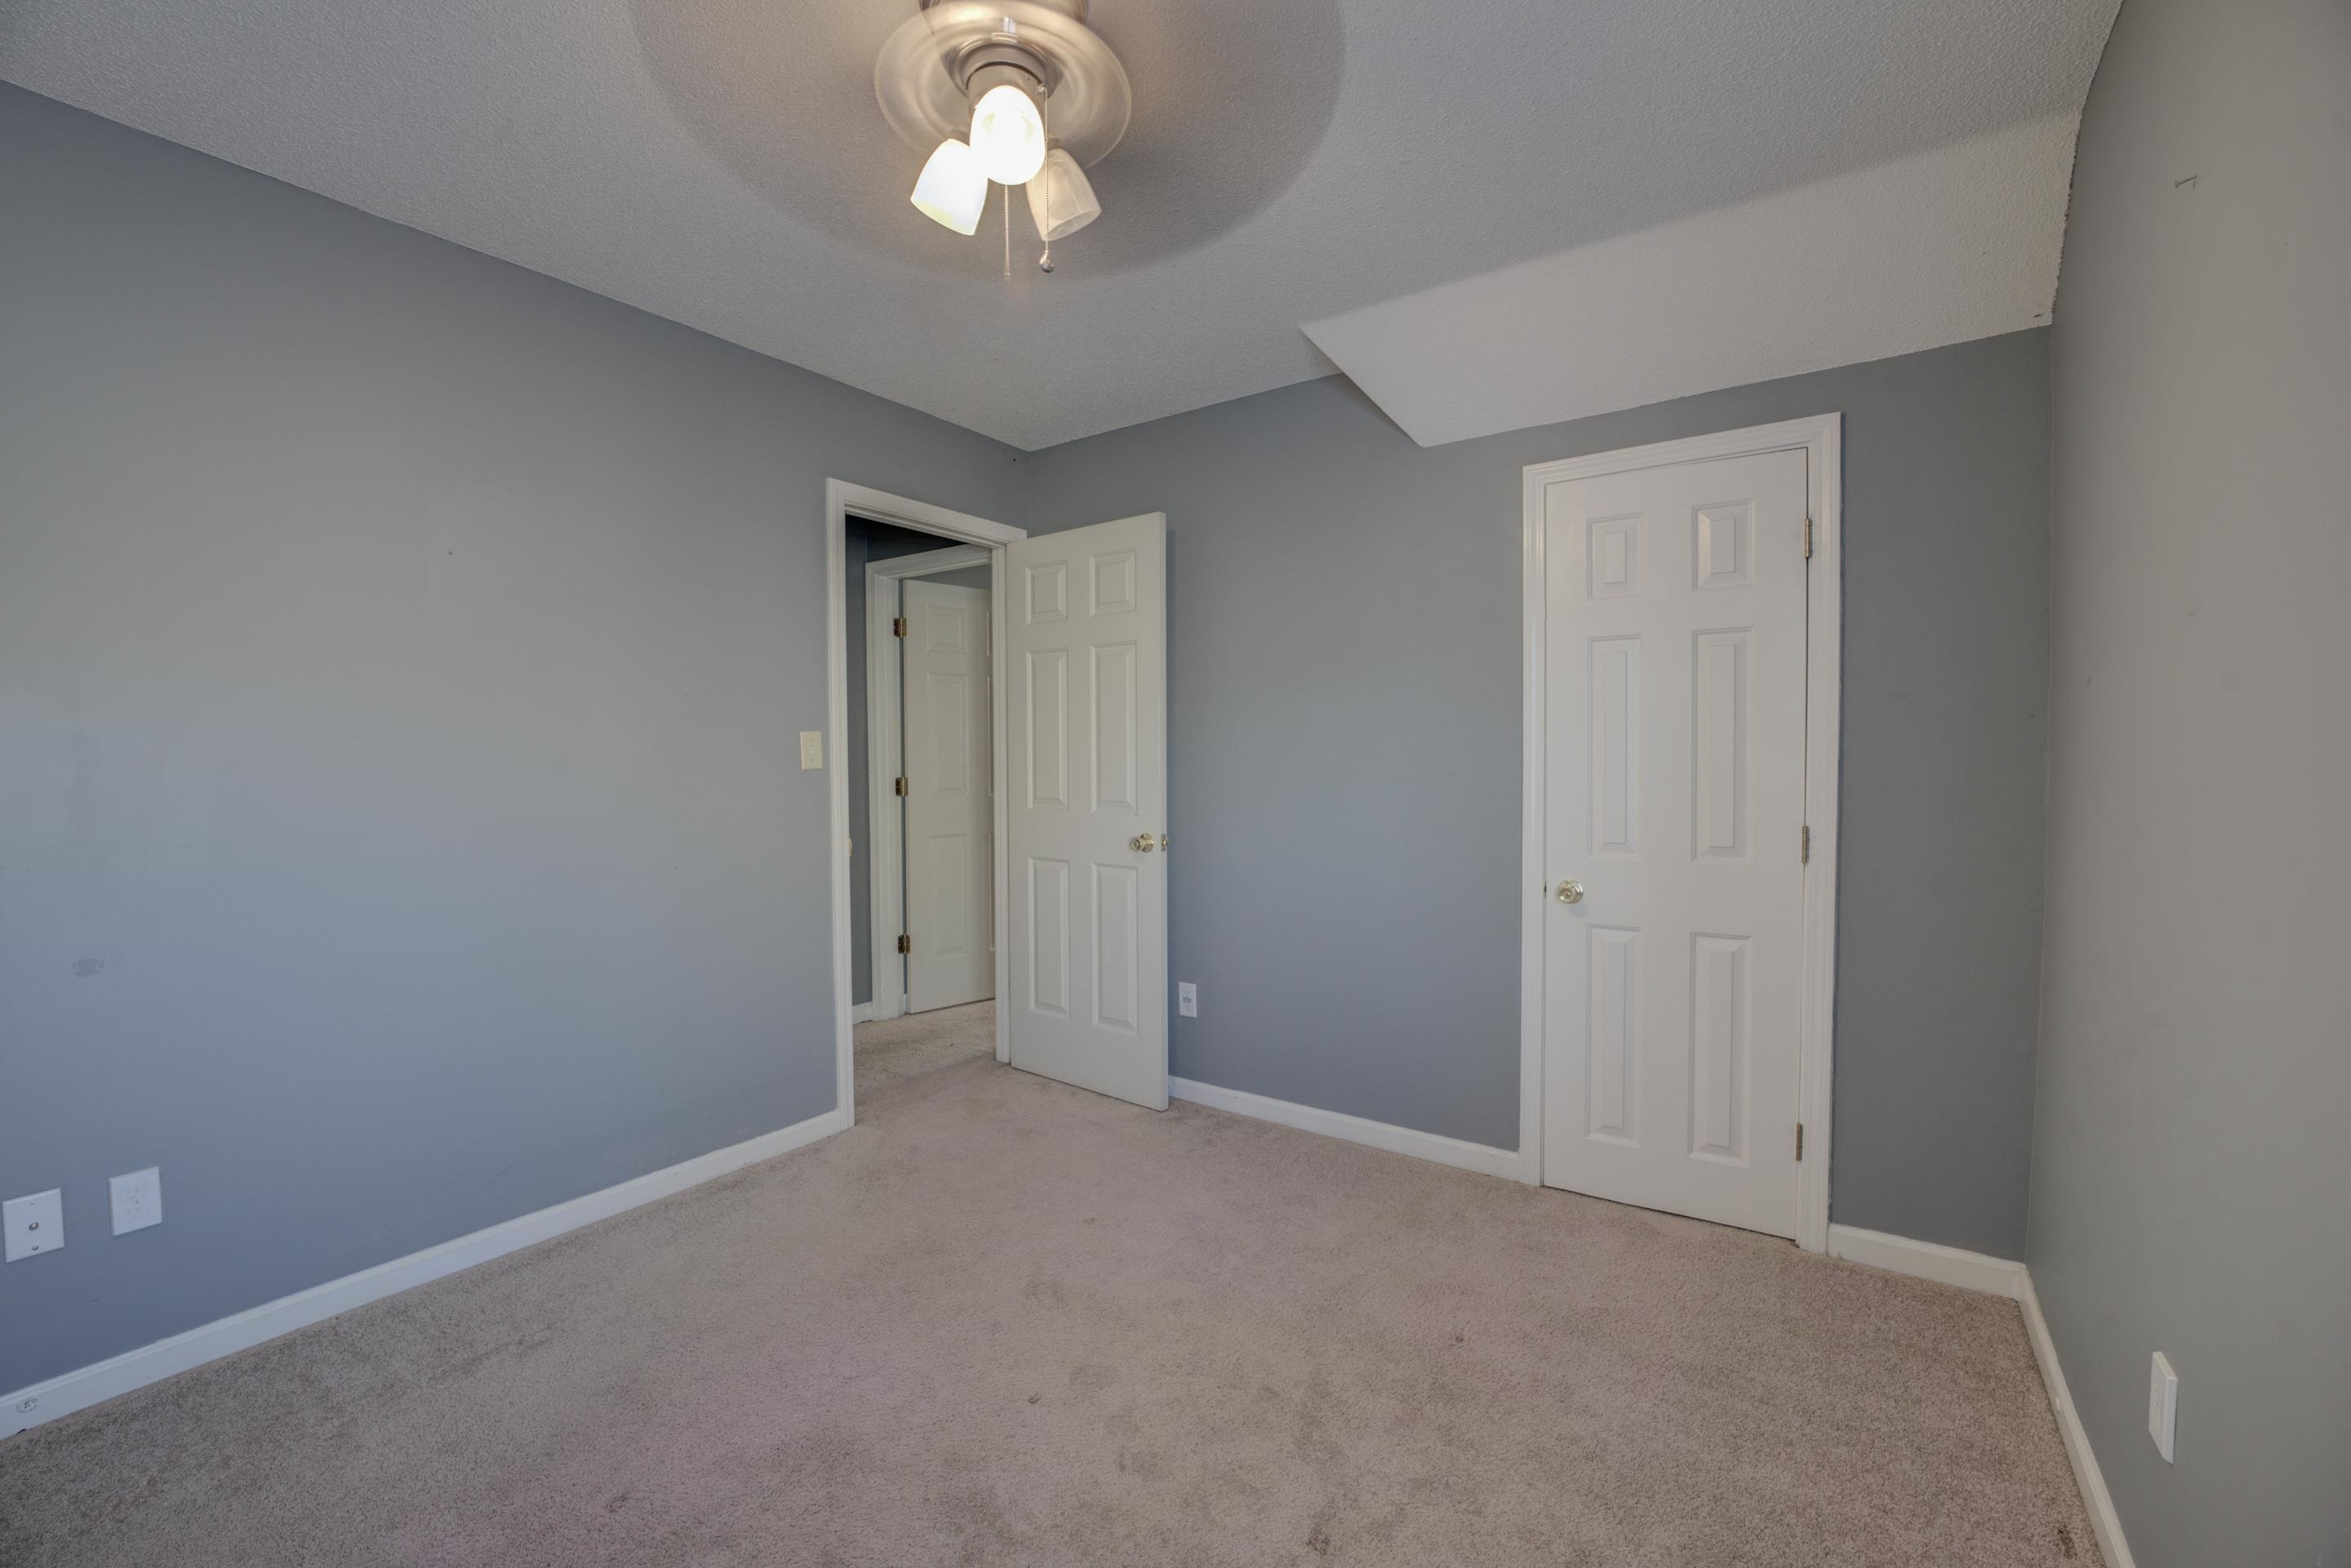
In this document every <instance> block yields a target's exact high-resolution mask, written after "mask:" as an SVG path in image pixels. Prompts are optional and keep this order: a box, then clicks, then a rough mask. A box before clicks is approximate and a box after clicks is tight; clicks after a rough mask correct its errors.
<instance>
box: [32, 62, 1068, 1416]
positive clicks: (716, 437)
mask: <svg viewBox="0 0 2351 1568" xmlns="http://www.w3.org/2000/svg"><path fill="white" fill-rule="evenodd" d="M0 213H5V214H6V220H5V224H0V362H5V365H6V367H7V371H6V374H5V376H0V799H5V801H6V810H5V812H0V1095H4V1096H5V1102H6V1105H7V1116H6V1128H5V1138H0V1194H5V1195H15V1194H18V1193H25V1192H33V1191H38V1190H41V1189H43V1188H47V1187H50V1186H63V1187H64V1189H65V1195H66V1218H67V1234H68V1242H67V1246H66V1248H65V1249H64V1250H63V1251H61V1252H57V1253H55V1254H52V1255H49V1256H47V1257H43V1258H37V1259H33V1260H28V1261H26V1262H21V1263H17V1264H14V1265H11V1266H9V1267H8V1268H6V1269H5V1270H0V1322H5V1325H6V1329H5V1333H0V1389H5V1388H12V1387H16V1386H19V1385H23V1384H26V1383H29V1382H32V1381H34V1380H36V1379H39V1378H43V1377H47V1376H49V1375H54V1374H57V1373H59V1372H63V1371H66V1370H68V1369H69V1368H72V1367H75V1366H78V1365H81V1364H86V1363H89V1362H91V1361H95V1360H98V1359H99V1358H100V1357H103V1356H107V1355H110V1354H114V1353H116V1352H119V1351H122V1350H125V1349H129V1348H131V1346H134V1345H138V1344H141V1343H146V1342H148V1341H151V1340H153V1339H155V1338H157V1337H159V1336H162V1335H164V1334H168V1333H174V1332H176V1331H178V1330H181V1329H185V1328H188V1327H190V1326H192V1325H194V1324H197V1323H201V1322H206V1321H208V1320H211V1319H214V1318H217V1317H220V1316H222V1315H224V1314H225V1313H229V1312H236V1311H238V1310H240V1309H243V1308H246V1307H250V1306H252V1305H254V1304H256V1302H259V1301H266V1300H268V1299H270V1298H273V1297H276V1296H279V1295H283V1294H285V1293H287V1292H288V1291H297V1290H300V1289H302V1288H303V1287H305V1286H308V1285H313V1284H316V1283H318V1282H319V1281H323V1280H328V1279H332V1278H335V1277H337V1276H340V1275H343V1274H347V1273H350V1272H351V1271H352V1270H358V1269H362V1268H365V1267H367V1266H369V1265H371V1264H374V1263H378V1262H381V1261H382V1260H386V1259H389V1258H393V1257H397V1256H400V1255H402V1254H403V1253H407V1252H411V1251H414V1250H415V1249H419V1248H422V1247H425V1246H429V1245H431V1244H433V1243H434V1242H437V1241H442V1240H445V1239H448V1238H450V1237H453V1236H456V1235H459V1234H462V1233H464V1232H466V1231H469V1230H473V1229H475V1228H478V1227H481V1226H484V1225H487V1224H491V1223H493V1222H495V1221H497V1220H501V1219H505V1218H509V1217H511V1216H514V1215H517V1214H521V1213H526V1212H528V1211H529V1210H532V1209H536V1208H539V1207H544V1206H545V1205H548V1204H550V1203H555V1202H558V1201H560V1200H562V1199H564V1198H568V1197H576V1196H578V1195H579V1194H580V1193H583V1192H588V1191H591V1190H594V1189H596V1188H599V1187H602V1186H608V1185H610V1184H611V1183H613V1182H616V1181H621V1180H623V1179H625V1178H627V1177H630V1176H636V1175H639V1174H641V1173H643V1172H644V1171H648V1170H652V1169H655V1168H658V1167H660V1166H666V1165H669V1164H672V1163H674V1162H675V1161H677V1160H681V1159H684V1158H687V1157H689V1156H691V1155H697V1154H701V1153H703V1152H704V1151H705V1150H708V1149H712V1148H716V1147H718V1146H721V1145H726V1144H731V1143H734V1142H737V1141H738V1140H740V1139H743V1138H747V1137H750V1136H753V1135H755V1134H759V1133H764V1132H768V1131H769V1130H771V1129H774V1128H778V1127H782V1126H786V1125H789V1124H792V1123H794V1122H798V1121H800V1120H802V1119H804V1118H806V1117H809V1116H811V1115H815V1114H817V1113H820V1112H822V1111H824V1110H826V1109H828V1108H829V1107H831V1105H832V1103H833V1076H832V1074H833V1067H832V1040H831V979H830V960H829V958H828V954H829V952H830V948H831V938H830V934H829V931H828V925H829V908H830V896H831V895H830V872H829V868H828V864H827V855H826V844H827V839H828V829H827V801H826V785H825V777H826V776H825V775H824V774H822V773H803V772H801V771H800V770H799V765H798V758H797V747H796V732H798V731H799V730H801V729H818V728H821V727H823V725H824V721H825V691H824V625H825V612H826V606H827V601H826V597H825V596H826V595H827V594H828V593H829V592H833V591H838V586H837V585H836V584H834V583H832V582H831V581H830V580H828V574H827V572H826V570H825V559H824V542H823V533H822V528H823V488H824V480H825V479H826V478H827V477H828V476H838V477H841V478H845V479H851V480H855V481H859V482H862V483H865V484H870V485H875V486H882V487H883V488H885V489H889V490H893V491H895V492H898V493H901V494H904V495H907V496H912V497H920V498H923V499H925V500H930V501H934V502H937V503H940V504H942V505H946V506H952V507H958V508H960V509H963V510H966V511H971V512H977V513H979V514H981V515H982V516H995V517H1008V518H1017V517H1019V515H1020V512H1021V510H1022V509H1023V505H1024V493H1025V480H1024V477H1023V476H1024V467H1023V466H1022V465H1020V464H1019V459H1018V456H1017V455H1016V454H1014V453H1013V452H1012V451H1011V450H1010V449H1008V448H1007V447H1003V446H999V445H998V444H995V443H993V442H990V441H987V440H984V439H982V438H980V437H978V436H976V435H973V434H969V433H967V432H965V431H961V430H957V429H956V428H954V427H952V426H949V425H946V424H944V423H940V422H938V421H936V420H934V419H930V418H927V417H925V416H923V415H919V414H916V413H912V412H910V411H908V410H905V409H904V408H900V407H898V406H896V405H894V404H892V403H888V402H883V401H882V400H880V399H878V398H874V397H870V396H867V395H865V394H863V393H861V392H853V391H851V390H850V389H848V388H846V387H843V386H841V385H839V384H837V383H835V382H828V381H825V380H823V379H821V378H820V377H818V376H815V375H812V374H810V373H808V372H806V371H799V370H796V369H793V368H791V367H789V366H787V365H782V364H778V363H777V362H775V361H770V360H766V359H762V358H760V357H759V356H758V355H756V354H752V353H749V352H747V351H746V350H740V349H736V348H731V347H728V346H726V345H725V344H722V343H719V342H717V341H716V340H712V339H709V338H705V337H703V336H700V335H699V334H696V333H695V332H691V331H688V330H686V329H683V328H680V327H677V326H674V325H672V324H670V323H667V322H664V321H661V320H657V319H653V317H650V316H645V315H643V314H640V313H638V312H636V311H633V310H630V309H627V308H623V307H621V306H619V305H615V304H613V303H611V302H610V301H608V300H605V299H601V298H595V297H594V296H591V295H589V294H586V293H582V292H580V290H577V289H574V288H571V287H566V286H564V285H561V284H558V283H554V282H551V281H549V279H547V278H545V277H538V276H535V275H533V274H530V273H528V272H524V271H521V270H519V269H517V268H515V267H507V266H505V265H504V264H502V263H498V262H496V261H492V260H490V259H488V258H486V257H485V256H479V255H476V254H474V253H472V252H469V251H465V250H462V249H459V248H458V247H456V246H451V245H446V244H444V243H443V242H441V241H439V240H435V239H432V238H429V237H427V236H426V235H421V234H418V233H415V232H413V231H412V230H409V229H404V228H401V227H399V226H397V225H392V224H389V223H385V222H382V221H381V220H379V219H376V218H372V217H369V216H367V215H365V214H361V213H359V212H355V211H353V210H351V209H350V208H348V207H343V206H340V205H337V204H334V203H331V202H329V201H326V200H323V199H321V198H319V197H317V196H313V195H309V194H306V193H302V192H300V191H297V190H294V189H292V188H291V187H288V186H286V185H282V184H278V183H274V182H272V181H269V180H266V179H264V178H262V177H260V176H258V175H256V174H252V173H249V172H244V171H241V170H238V169H235V168H232V167H230V166H228V165H226V164H224V163H220V162H214V161H213V160H211V159H208V158H205V157H203V156H201V155H199V154H197V153H194V152H188V151H186V150H184V149H182V148H178V147H174V146H172V145H170V144H167V143H164V142H162V141H155V140H153V139H151V138H149V137H146V136H142V135H140V134H138V133H136V132H134V131H127V130H124V129H122V128H121V127H120V126H116V125H112V124H110V123H107V122H105V121H103V120H97V119H94V118H92V117H90V116H88V115H85V114H82V113H79V112H78V111H76V110H69V109H67V108H64V107H62V106H59V105H57V104H55V103H52V102H49V101H47V100H45V99H37V98H35V97H33V96H32V95H29V94H26V93H25V92H22V91H19V90H17V89H13V88H6V87H0ZM155 1164H160V1165H161V1166H162V1170H163V1183H164V1212H165V1214H166V1215H167V1216H168V1218H166V1220H165V1221H164V1223H163V1224H162V1226H160V1227H158V1228H154V1229H151V1230H145V1231H141V1232H138V1233H135V1234H133V1235H130V1236H125V1237H120V1238H114V1237H110V1236H109V1235H108V1234H107V1229H108V1227H107V1223H106V1202H107V1200H106V1178H107V1177H108V1176H110V1175H113V1174H115V1173H118V1172H121V1171H128V1170H134V1169H137V1168H139V1167H141V1166H148V1165H155Z"/></svg>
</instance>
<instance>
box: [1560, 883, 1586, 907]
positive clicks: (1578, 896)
mask: <svg viewBox="0 0 2351 1568" xmlns="http://www.w3.org/2000/svg"><path fill="white" fill-rule="evenodd" d="M1559 901H1560V902H1561V903H1562V904H1582V903H1583V883H1580V882H1563V883H1560V884H1559Z"/></svg>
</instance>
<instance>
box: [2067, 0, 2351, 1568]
mask: <svg viewBox="0 0 2351 1568" xmlns="http://www.w3.org/2000/svg"><path fill="white" fill-rule="evenodd" d="M2191 182H2192V183H2191ZM2346 258H2351V7H2346V6H2345V5H2343V4H2342V3H2341V0H2241V3H2240V4H2236V5H2209V4H2203V3H2200V0H2128V3H2127V4H2126V5H2124V6H2123V9H2122V15H2121V18H2120V20H2119V22H2118V23H2117V25H2116V29H2115V33H2114V37H2113V39H2112V41H2111V42H2110V43H2109V45H2108V46H2107V49H2106V55H2105V63H2104V64H2103V65H2102V66H2101V68H2100V69H2099V73H2098V78H2097V85H2096V87H2095V89H2094V90H2093V91H2092V93H2091V96H2090V101H2089V107H2088V110H2087V113H2086V117H2085V120H2084V124H2083V130H2082V141H2081V151H2080V158H2079V162H2077V164H2076V166H2075V169H2074V200H2073V216H2072V222H2071V225H2070V226H2069V228H2068V231H2067V235H2066V241H2065V264H2064V286H2063V288H2062V290H2061V291H2060V293H2059V295H2058V298H2057V312H2056V316H2057V328H2056V336H2055V340H2054V345H2053V353H2054V368H2055V376H2056V381H2055V408H2054V419H2055V424H2054V431H2055V479H2056V487H2055V506H2054V540H2055V577H2054V582H2055V587H2054V599H2053V603H2054V609H2055V630H2056V636H2055V642H2054V645H2053V664H2054V669H2053V674H2054V680H2053V692H2054V706H2053V725H2052V736H2053V742H2052V746H2051V751H2050V845H2051V851H2050V857H2049V899H2048V904H2049V923H2048V951H2047V956H2046V959H2045V961H2044V965H2043V968H2044V972H2045V974H2046V976H2047V984H2046V988H2045V990H2044V992H2043V1012H2042V1017H2043V1046H2042V1066H2041V1087H2040V1103H2039V1116H2038V1124H2037V1129H2036V1137H2035V1141H2034V1148H2033V1181H2032V1239H2031V1247H2030V1253H2029V1257H2030V1261H2031V1263H2032V1274H2033V1279H2034V1281H2035V1284H2036V1286H2037V1288H2038V1290H2039V1292H2040V1295H2041V1300H2042V1302H2043V1307H2044V1309H2045V1310H2046V1312H2047V1313H2048V1317H2049V1322H2050V1327H2051V1330H2052V1332H2053V1334H2054V1336H2055V1340H2056V1344H2057V1349H2058V1353H2059V1355H2060V1358H2061V1360H2062V1361H2063V1362H2064V1367H2065V1373H2066V1379H2067V1382H2068V1384H2069V1385H2070V1387H2071V1389H2072V1392H2073V1396H2074V1401H2075V1403H2076V1404H2077V1405H2078V1406H2079V1407H2080V1409H2081V1413H2082V1418H2083V1421H2084V1423H2085V1426H2086V1427H2087V1428H2088V1431H2089V1434H2090V1437H2091V1440H2092V1443H2093V1445H2094V1446H2095V1448H2096V1450H2097V1455H2098V1460H2099V1464H2100V1467H2101V1469H2103V1470H2104V1472H2105V1479H2106V1483H2107V1486H2108V1488H2109V1489H2110V1490H2112V1492H2113V1493H2114V1498H2115V1502H2116V1507H2117V1509H2118V1510H2119V1511H2120V1513H2121V1516H2122V1521H2123V1525H2124V1529H2125V1531H2126V1534H2127V1535H2128V1537H2129V1540H2130V1544H2131V1549H2132V1552H2133V1553H2134V1555H2135V1556H2136V1557H2137V1560H2138V1563H2139V1565H2140V1568H2203V1565H2205V1564H2210V1563H2248V1564H2250V1563H2275V1564H2280V1565H2285V1564H2294V1565H2296V1568H2301V1565H2304V1564H2312V1563H2325V1564H2330V1565H2331V1564H2335V1563H2344V1562H2346V1561H2351V1490H2346V1481H2345V1478H2346V1476H2351V1354H2346V1350H2345V1346H2344V1341H2345V1331H2346V1326H2351V1305H2346V1303H2351V1205H2346V1197H2351V1139H2346V1137H2345V1135H2344V1123H2345V1116H2346V1110H2351V992H2346V989H2345V988H2344V986H2343V984H2342V980H2341V973H2342V970H2343V967H2344V956H2345V954H2344V937H2345V933H2346V920H2345V917H2344V901H2345V899H2346V890H2351V817H2346V813H2345V810H2344V803H2345V800H2346V792H2351V617H2346V614H2345V612H2344V605H2343V585H2344V582H2345V579H2346V566H2351V509H2346V508H2351V502H2347V501H2346V497H2351V444H2346V435H2351V259H2346ZM2158 1350H2160V1351H2163V1352H2165V1353H2166V1354H2168V1356H2169V1357H2170V1358H2171V1360H2172V1362H2173V1364H2175V1365H2176V1366H2177V1367H2178V1368H2179V1378H2180V1396H2179V1445H2178V1463H2177V1464H2176V1465H2166V1464H2164V1463H2163V1462H2162V1460H2161V1459H2160V1458H2158V1457H2157V1455H2156V1452H2155V1448H2154V1445H2153V1444H2152V1443H2151V1442H2149V1440H2148V1438H2147V1427H2146V1400H2147V1358H2148V1356H2149V1355H2150V1354H2152V1353H2153V1352H2155V1351H2158Z"/></svg>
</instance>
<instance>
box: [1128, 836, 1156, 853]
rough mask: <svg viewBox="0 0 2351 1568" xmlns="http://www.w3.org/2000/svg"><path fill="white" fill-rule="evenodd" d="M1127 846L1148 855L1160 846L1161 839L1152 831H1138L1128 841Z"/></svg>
mask: <svg viewBox="0 0 2351 1568" xmlns="http://www.w3.org/2000/svg"><path fill="white" fill-rule="evenodd" d="M1126 847H1127V848H1128V849H1131V850H1134V851H1136V852H1139V853H1142V854H1146V855H1147V854H1149V853H1150V852H1152V851H1154V850H1155V849H1157V848H1158V847H1159V841H1158V839H1157V838H1155V836H1153V835H1152V834H1150V833H1137V834H1135V835H1134V837H1133V838H1131V839H1129V840H1127V841H1126Z"/></svg>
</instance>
